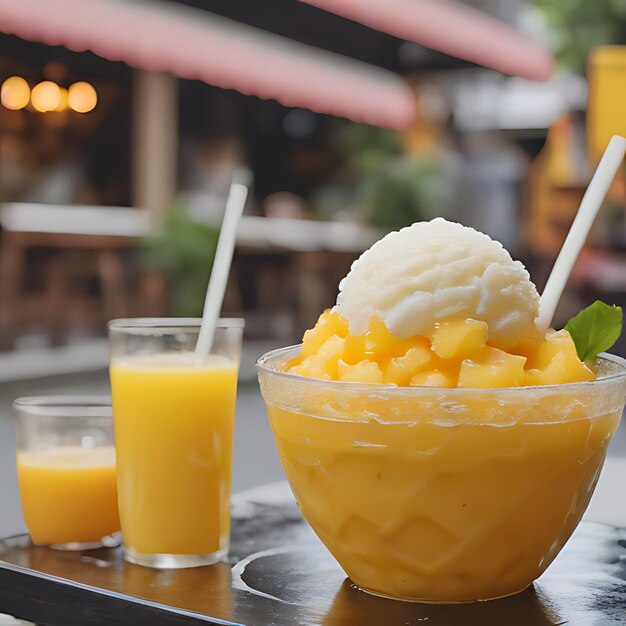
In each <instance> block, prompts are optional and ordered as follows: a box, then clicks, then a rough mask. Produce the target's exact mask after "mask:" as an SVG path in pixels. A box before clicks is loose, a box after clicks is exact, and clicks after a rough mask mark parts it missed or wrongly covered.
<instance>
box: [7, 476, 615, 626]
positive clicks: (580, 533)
mask: <svg viewBox="0 0 626 626" xmlns="http://www.w3.org/2000/svg"><path fill="white" fill-rule="evenodd" d="M0 613H10V614H12V615H15V616H17V617H20V618H22V619H26V620H30V621H33V622H36V623H38V624H46V625H50V626H56V625H59V626H73V625H76V626H90V625H91V624H107V626H115V625H118V624H119V625H126V624H129V625H130V624H132V625H133V626H141V625H144V624H145V625H146V626H147V625H150V626H155V625H157V626H161V625H163V626H167V625H169V624H207V623H208V624H244V625H246V626H270V625H280V626H291V625H305V626H308V625H321V626H352V625H354V626H357V625H358V626H381V625H384V626H421V625H422V624H424V625H425V626H457V625H458V626H474V625H475V626H491V625H494V626H496V625H497V626H501V625H503V624H507V625H508V626H522V625H523V626H557V625H563V624H572V625H576V626H596V625H597V626H613V625H615V626H617V625H618V624H626V529H624V528H612V527H609V526H603V525H600V524H593V523H583V524H581V525H580V527H579V528H578V530H577V531H576V532H575V533H574V535H573V537H572V539H571V540H570V542H569V543H568V544H567V546H566V547H565V549H564V550H563V552H562V553H561V555H560V556H559V557H558V558H557V560H556V561H555V563H554V564H553V565H552V566H551V567H550V568H549V569H548V571H547V572H546V573H545V574H544V575H543V576H542V577H541V579H540V580H539V581H537V582H536V583H535V585H534V587H533V588H530V589H527V590H526V591H525V592H523V593H521V594H518V595H517V596H513V597H511V598H507V599H504V600H496V601H492V602H485V603H475V604H463V605H447V606H445V605H420V604H410V603H404V602H395V601H391V600H385V599H382V598H377V597H374V596H369V595H367V594H365V593H363V592H361V591H359V590H358V589H356V588H354V587H353V586H352V585H351V583H350V581H349V580H347V579H346V577H345V574H344V573H343V572H342V570H341V569H340V568H339V566H338V565H337V564H336V563H335V561H334V560H333V559H332V557H331V556H330V555H329V554H328V553H327V552H326V550H325V549H324V547H323V546H322V544H321V543H320V542H319V541H318V540H317V538H316V537H315V535H314V534H313V532H312V531H311V530H310V528H309V527H308V526H307V524H306V523H305V522H304V521H303V520H302V518H301V516H300V514H299V512H298V509H297V507H296V505H295V503H294V501H293V498H292V496H291V493H290V491H289V488H288V486H287V484H286V483H276V484H273V485H267V486H264V487H261V488H258V489H254V490H250V491H248V492H245V493H243V494H239V495H237V496H235V497H234V499H233V524H232V544H231V557H230V562H229V563H219V564H217V565H212V566H209V567H202V568H195V569H188V570H151V569H147V568H144V567H140V566H137V565H131V564H128V563H125V562H124V561H123V559H122V554H121V550H120V549H119V548H109V549H99V550H91V551H84V552H56V551H52V550H49V549H46V548H39V547H32V546H30V544H29V542H28V538H27V537H25V536H19V537H12V538H8V539H5V540H3V541H2V542H0Z"/></svg>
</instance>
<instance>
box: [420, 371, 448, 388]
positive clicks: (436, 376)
mask: <svg viewBox="0 0 626 626" xmlns="http://www.w3.org/2000/svg"><path fill="white" fill-rule="evenodd" d="M409 386H410V387H456V381H455V380H454V378H453V377H452V376H451V375H450V374H447V373H445V372H440V371H439V370H428V371H426V372H420V373H419V374H415V376H413V378H411V380H410V381H409Z"/></svg>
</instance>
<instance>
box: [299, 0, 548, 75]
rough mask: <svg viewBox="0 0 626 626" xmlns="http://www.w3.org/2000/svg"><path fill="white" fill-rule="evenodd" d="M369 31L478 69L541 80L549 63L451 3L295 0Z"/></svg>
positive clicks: (533, 46) (515, 36) (530, 46)
mask: <svg viewBox="0 0 626 626" xmlns="http://www.w3.org/2000/svg"><path fill="white" fill-rule="evenodd" d="M300 1H301V2H306V3H307V4H311V5H313V6H316V7H318V8H320V9H324V10H325V11H329V12H331V13H335V14H337V15H341V16H343V17H346V18H348V19H351V20H353V21H355V22H359V23H361V24H365V25H366V26H369V27H370V28H374V29H376V30H379V31H382V32H385V33H388V34H390V35H394V36H395V37H399V38H400V39H406V40H407V41H414V42H416V43H419V44H422V45H424V46H426V47H428V48H432V49H433V50H438V51H439V52H445V53H446V54H449V55H452V56H455V57H458V58H459V59H465V60H467V61H472V62H474V63H477V64H478V65H483V66H485V67H488V68H491V69H493V70H497V71H499V72H503V73H505V74H511V75H514V76H521V77H523V78H528V79H531V80H546V79H547V78H549V77H550V75H551V74H552V72H553V71H554V59H553V57H552V55H551V54H550V53H549V52H547V51H546V50H545V49H544V48H543V47H541V46H540V45H539V44H537V43H534V42H532V41H531V40H530V39H528V38H526V37H524V36H523V35H521V34H520V33H518V32H517V31H515V30H514V29H513V28H510V27H509V26H507V25H506V24H503V23H502V22H500V21H498V20H496V19H494V18H492V17H490V16H488V15H486V14H484V13H482V12H480V11H477V10H476V9H472V8H471V7H467V6H463V5H461V4H459V3H456V2H452V1H451V0H300Z"/></svg>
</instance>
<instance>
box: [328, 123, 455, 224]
mask: <svg viewBox="0 0 626 626" xmlns="http://www.w3.org/2000/svg"><path fill="white" fill-rule="evenodd" d="M339 148H340V150H341V151H342V152H343V154H344V156H345V157H346V160H347V162H348V165H349V166H350V167H351V169H352V171H353V172H354V174H356V178H357V182H356V196H357V200H358V202H359V203H360V204H361V205H363V206H364V207H365V208H366V217H367V219H368V221H369V222H370V223H371V224H372V225H374V226H378V227H380V228H384V229H388V230H393V229H397V228H402V227H403V226H407V225H409V224H412V223H413V222H415V221H418V220H422V219H431V218H433V217H436V216H437V215H441V212H442V211H443V209H444V207H445V205H446V199H447V198H446V191H445V184H444V179H443V172H442V168H441V165H440V163H439V161H438V159H437V157H436V156H435V155H430V154H424V155H422V154H407V153H405V152H404V151H403V145H402V135H400V133H396V132H393V131H390V130H384V129H381V128H375V127H373V126H365V125H361V124H349V125H348V126H346V127H345V128H344V130H343V132H342V133H340V134H339Z"/></svg>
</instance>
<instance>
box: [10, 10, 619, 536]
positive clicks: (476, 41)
mask: <svg viewBox="0 0 626 626" xmlns="http://www.w3.org/2000/svg"><path fill="white" fill-rule="evenodd" d="M414 2H415V6H416V9H417V8H420V7H421V5H426V4H427V3H426V2H424V0H414ZM37 4H38V3H36V2H33V0H21V2H17V3H16V2H5V1H3V0H0V84H1V105H0V494H1V495H2V496H3V503H4V504H3V508H2V509H0V510H1V511H2V513H1V514H0V536H2V535H3V534H6V533H7V532H15V530H16V529H19V528H21V517H20V512H19V511H20V509H19V500H18V496H17V488H16V483H15V470H14V468H13V464H14V457H13V455H14V439H13V437H14V436H13V430H12V428H13V427H12V422H11V409H10V406H11V402H12V400H13V399H14V398H15V397H17V396H20V395H25V394H39V393H58V392H70V393H72V392H81V393H88V392H96V393H106V392H107V389H108V379H107V371H106V367H107V361H108V349H107V343H106V322H107V320H109V319H112V318H115V317H126V316H198V315H199V314H201V310H202V303H203V299H204V293H205V289H206V285H207V282H208V278H209V273H210V269H211V264H212V259H213V254H214V250H215V246H216V241H217V237H218V234H219V227H220V222H221V218H222V215H223V211H224V205H225V197H226V193H227V191H228V187H229V183H230V181H231V178H232V176H233V174H234V173H235V172H240V171H242V170H243V171H244V172H245V174H246V176H247V179H248V180H249V183H250V194H249V198H248V203H247V206H246V209H245V214H244V218H243V219H242V221H241V224H240V228H239V232H238V239H237V247H236V252H235V258H234V265H233V269H232V272H231V276H230V282H229V286H228V291H227V295H226V300H225V304H224V309H223V314H224V315H226V316H241V317H244V318H245V320H246V341H245V349H244V355H243V362H242V371H241V387H240V394H239V404H238V417H237V431H236V445H235V475H234V488H235V490H239V489H245V488H249V487H252V486H254V485H256V484H259V483H264V482H269V481H272V480H279V479H281V477H282V470H281V469H280V466H279V462H278V460H277V456H276V454H275V452H274V450H273V442H272V439H271V433H270V431H269V427H267V425H266V423H265V422H266V417H265V413H264V409H263V406H262V403H261V400H260V397H259V396H258V393H257V388H256V382H255V372H254V361H255V359H256V358H257V357H258V356H259V355H260V354H261V353H263V352H265V351H267V350H269V349H272V348H274V347H280V346H284V345H288V344H293V343H297V342H298V340H299V338H300V337H301V335H302V332H303V330H305V329H306V328H308V327H310V326H311V325H313V324H314V322H315V320H316V318H317V316H318V315H319V313H320V312H321V311H322V309H324V308H325V307H329V306H332V304H333V302H334V298H335V295H336V290H337V285H338V282H339V280H340V278H341V277H342V276H343V275H345V273H346V272H347V270H348V268H349V267H350V264H351V263H352V261H353V260H354V259H355V258H356V257H357V256H358V255H359V254H360V253H361V252H362V251H363V250H365V249H366V248H367V247H369V246H370V245H371V244H372V243H373V242H374V241H375V240H376V239H378V238H379V237H380V236H381V235H383V234H385V233H386V232H389V231H391V230H395V229H398V228H401V227H403V226H406V225H409V224H411V223H412V222H414V221H418V220H428V219H431V218H433V217H436V216H444V217H446V218H448V219H451V220H456V221H459V222H461V223H463V224H466V225H468V226H473V227H475V228H477V229H479V230H482V231H484V232H486V233H488V234H489V235H491V236H492V237H494V238H496V239H498V240H499V241H501V242H502V243H503V244H504V246H505V247H507V248H508V249H509V251H510V252H511V254H512V255H513V256H514V257H515V258H519V259H521V260H522V261H523V262H524V263H525V264H526V265H527V267H528V269H529V271H530V273H531V276H532V277H533V279H534V280H535V282H536V283H537V285H538V287H539V289H540V290H541V288H542V286H543V284H544V282H545V280H546V278H547V275H548V272H549V270H550V268H551V266H552V264H553V262H554V259H555V257H556V255H557V253H558V251H559V249H560V246H561V244H562V242H563V240H564V238H565V235H566V233H567V231H568V228H569V226H570V225H571V222H572V219H573V217H574V214H575V212H576V209H577V208H578V205H579V203H580V200H581V198H582V195H583V193H584V190H585V188H586V186H587V184H588V182H589V180H590V176H591V174H592V172H593V169H594V167H595V165H596V163H597V161H598V159H599V157H600V155H601V153H602V151H603V150H604V148H605V146H606V144H607V143H608V139H609V137H610V136H611V135H612V134H614V133H621V134H626V2H624V0H594V2H588V1H587V0H471V1H469V0H468V1H467V2H464V3H459V4H462V5H464V6H461V7H460V9H459V13H458V15H459V19H461V17H467V18H468V19H469V17H471V16H473V17H474V18H475V19H476V30H473V29H472V28H468V29H467V30H463V28H462V26H463V23H462V22H459V24H456V23H453V22H452V21H450V22H449V23H441V24H439V26H438V27H437V28H433V29H431V32H426V31H425V29H424V28H422V29H421V30H420V28H419V27H420V18H422V17H423V18H425V16H426V8H423V11H424V12H423V13H418V14H417V15H412V16H411V15H403V14H402V11H406V10H407V7H409V6H410V4H411V2H410V1H409V0H405V1H394V2H385V3H381V4H384V5H385V7H384V9H385V10H384V11H379V12H378V13H377V12H376V10H375V9H372V10H371V11H370V13H369V14H367V13H366V12H364V13H363V14H360V15H356V14H355V15H349V14H346V13H345V11H344V14H341V15H340V14H336V13H333V12H331V9H330V8H329V6H330V5H332V4H334V3H330V2H326V1H324V0H310V1H308V0H307V1H306V2H305V1H298V0H271V1H268V2H263V3H256V2H250V1H248V2H245V1H243V0H179V1H175V0H167V1H166V0H144V1H143V2H136V1H135V2H121V1H119V0H117V1H113V0H84V1H82V2H81V1H80V0H55V1H54V2H51V3H48V4H47V7H48V9H46V11H45V15H42V11H41V9H40V8H39V9H38V8H37ZM355 4H356V5H359V4H361V5H363V3H358V2H357V3H355ZM370 4H371V3H370ZM431 4H436V3H431ZM431 9H432V7H431ZM346 11H347V9H346ZM433 12H434V9H433ZM431 17H432V16H431ZM435 18H436V16H435V17H433V19H435ZM496 25H499V26H498V27H497V28H496ZM479 26H480V27H481V28H482V30H480V32H479ZM413 27H415V33H414V36H412V31H411V29H412V28H413ZM454 28H457V31H455V32H452V31H453V30H454ZM498 29H500V30H498ZM515 33H519V34H517V35H516V34H515ZM446 36H447V39H446ZM440 38H441V39H442V40H441V41H439V39H440ZM516 38H519V41H518V39H516ZM524 42H534V43H533V46H536V48H535V47H533V48H532V49H530V48H529V50H530V52H529V53H528V55H526V56H525V55H524V54H522V51H523V44H524ZM516 46H517V47H516ZM481 47H482V48H481ZM540 49H544V50H549V51H550V52H551V53H552V54H553V55H554V58H555V60H556V66H555V69H554V71H552V67H551V65H550V64H549V63H548V64H547V65H546V63H547V61H546V59H547V58H548V55H547V53H546V54H545V56H544V57H540V55H539V53H538V52H537V50H540ZM500 51H501V54H500ZM531 52H533V54H535V53H536V54H535V56H533V54H531ZM515 54H517V55H518V57H519V56H521V58H517V59H515V58H514V57H515ZM537 55H539V56H537ZM509 57H510V58H509ZM507 63H508V65H506V64H507ZM542 63H543V69H542V67H541V66H542ZM533 64H534V66H535V69H532V68H533ZM546 68H547V69H546ZM625 185H626V169H624V170H623V171H622V172H621V173H620V174H619V175H618V177H617V179H616V180H615V182H614V184H613V186H612V188H611V191H610V194H609V198H608V200H607V201H606V203H605V206H604V207H603V209H602V211H601V214H600V216H599V218H598V220H597V222H596V224H595V226H594V229H593V233H592V235H591V237H590V239H589V241H588V244H587V246H586V248H585V250H584V252H583V254H582V256H581V258H580V260H579V262H578V264H577V266H576V269H575V271H574V273H573V276H572V278H571V282H570V285H569V289H568V290H567V292H566V294H565V296H564V298H563V299H562V302H561V304H560V308H559V311H558V313H557V320H556V324H557V326H558V325H559V324H563V323H564V322H565V321H566V320H567V319H568V318H569V317H570V316H571V315H572V314H573V313H575V312H577V311H578V310H580V309H581V308H582V307H584V306H586V305H587V304H590V303H591V302H592V301H593V300H595V299H602V300H604V301H606V302H608V303H614V304H618V305H621V306H624V305H626V200H625V198H626V193H625V191H626V190H625ZM614 351H615V352H616V353H618V354H621V355H622V356H624V355H626V343H625V341H624V338H622V341H621V343H620V344H618V345H617V346H616V347H615V349H614ZM618 439H619V438H616V440H618ZM623 440H624V437H622V441H623ZM616 445H618V446H619V445H622V444H619V443H618V444H616ZM612 454H613V455H616V458H618V459H619V460H620V461H623V462H624V467H626V456H625V455H626V443H624V444H623V445H622V447H621V448H619V447H618V448H616V449H615V450H614V451H613V453H612ZM607 467H608V466H607ZM608 473H609V474H610V472H608ZM603 493H604V492H603V491H602V490H599V491H598V494H599V495H598V496H597V497H599V498H602V497H604V496H603ZM592 508H593V507H592ZM607 511H608V513H607V515H609V517H610V511H609V510H608V509H607ZM605 517H606V516H605ZM607 521H611V520H610V519H607Z"/></svg>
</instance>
